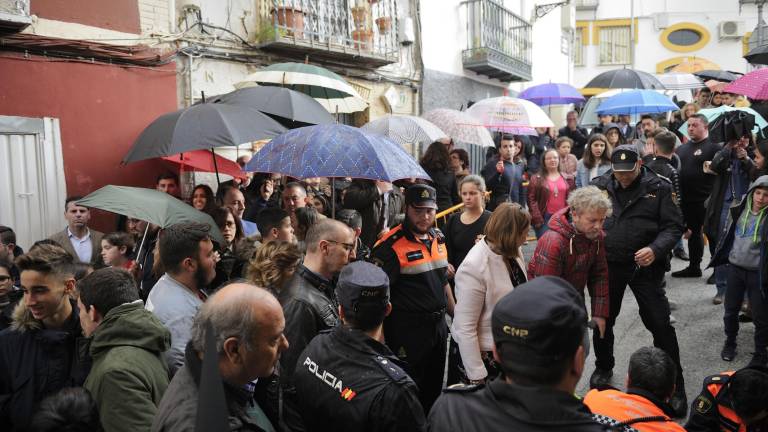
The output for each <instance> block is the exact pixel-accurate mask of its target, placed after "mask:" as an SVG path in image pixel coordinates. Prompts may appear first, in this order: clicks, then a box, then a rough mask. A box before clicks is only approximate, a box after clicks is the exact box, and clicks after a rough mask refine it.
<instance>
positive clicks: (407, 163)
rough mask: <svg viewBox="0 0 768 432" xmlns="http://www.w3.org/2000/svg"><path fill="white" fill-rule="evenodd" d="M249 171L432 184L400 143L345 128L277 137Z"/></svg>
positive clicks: (308, 130)
mask: <svg viewBox="0 0 768 432" xmlns="http://www.w3.org/2000/svg"><path fill="white" fill-rule="evenodd" d="M245 170H246V171H255V172H263V173H277V174H283V175H287V176H291V177H296V178H299V179H305V178H311V177H332V178H337V177H351V178H360V179H370V180H383V181H387V182H393V181H395V180H401V179H406V178H412V177H415V178H421V179H426V180H431V179H430V178H429V176H428V175H427V173H426V172H424V170H423V169H422V168H421V167H420V166H419V164H417V163H416V161H415V160H414V159H413V158H412V157H411V156H410V155H409V154H408V153H406V152H405V150H404V149H403V148H402V147H400V145H399V144H397V143H396V142H394V141H392V140H390V139H389V138H387V137H384V136H381V135H376V134H372V133H368V132H366V131H364V130H362V129H359V128H355V127H351V126H346V125H341V124H332V125H317V126H307V127H303V128H298V129H293V130H290V131H288V132H286V133H284V134H282V135H280V136H277V137H275V138H274V139H273V140H272V141H270V142H269V143H268V144H267V145H265V146H264V147H262V149H261V150H259V151H258V152H256V154H255V155H253V157H252V158H251V160H250V162H248V164H247V165H246V166H245Z"/></svg>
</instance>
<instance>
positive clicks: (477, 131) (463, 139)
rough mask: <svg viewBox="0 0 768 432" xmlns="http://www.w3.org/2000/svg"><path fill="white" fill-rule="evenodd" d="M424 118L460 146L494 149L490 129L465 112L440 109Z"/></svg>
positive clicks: (425, 114) (425, 115)
mask: <svg viewBox="0 0 768 432" xmlns="http://www.w3.org/2000/svg"><path fill="white" fill-rule="evenodd" d="M422 117H423V118H425V119H427V120H429V121H430V122H432V123H433V124H434V125H435V126H437V127H439V128H440V129H441V130H443V131H444V132H445V133H446V134H447V135H448V136H449V137H451V138H453V140H454V141H456V142H457V143H458V144H462V143H463V144H474V145H478V146H480V147H494V143H493V137H492V136H491V133H490V132H488V129H486V128H485V127H483V126H482V125H480V124H478V121H477V120H476V119H475V118H474V117H472V116H470V115H469V114H467V113H465V112H461V111H456V110H452V109H447V108H438V109H434V110H432V111H429V112H426V113H424V114H422Z"/></svg>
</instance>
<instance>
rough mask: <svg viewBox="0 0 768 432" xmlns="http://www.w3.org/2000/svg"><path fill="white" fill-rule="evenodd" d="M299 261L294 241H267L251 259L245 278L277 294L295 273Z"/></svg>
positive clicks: (299, 254)
mask: <svg viewBox="0 0 768 432" xmlns="http://www.w3.org/2000/svg"><path fill="white" fill-rule="evenodd" d="M300 263H301V253H300V252H299V248H298V246H296V244H295V243H291V242H284V241H277V240H273V241H268V242H266V243H264V244H263V245H262V246H261V247H260V248H259V250H258V252H256V255H254V257H253V259H251V262H250V264H249V265H248V270H247V272H246V278H247V279H248V280H250V281H251V282H253V283H254V284H255V285H257V286H260V287H263V288H266V289H267V290H269V291H271V292H272V293H273V294H275V295H278V294H279V293H280V291H281V290H282V289H283V287H284V286H285V284H286V283H287V282H288V281H289V280H290V279H291V277H293V274H294V273H296V269H297V268H298V267H299V264H300Z"/></svg>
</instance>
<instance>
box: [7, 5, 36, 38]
mask: <svg viewBox="0 0 768 432" xmlns="http://www.w3.org/2000/svg"><path fill="white" fill-rule="evenodd" d="M31 23H32V17H31V16H30V14H29V0H24V1H22V0H0V34H4V33H16V32H20V31H22V30H24V28H25V27H27V26H28V25H30V24H31Z"/></svg>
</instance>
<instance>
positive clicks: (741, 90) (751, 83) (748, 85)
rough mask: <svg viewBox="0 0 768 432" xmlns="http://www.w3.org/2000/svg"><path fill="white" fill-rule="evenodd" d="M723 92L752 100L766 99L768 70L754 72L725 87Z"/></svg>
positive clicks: (767, 95)
mask: <svg viewBox="0 0 768 432" xmlns="http://www.w3.org/2000/svg"><path fill="white" fill-rule="evenodd" d="M725 91H727V92H729V93H736V94H741V95H745V96H747V97H750V98H752V99H754V100H766V99H768V69H757V70H754V71H752V72H750V73H748V74H746V75H744V76H743V77H741V78H738V79H737V80H735V81H733V82H732V83H730V84H728V86H726V87H725Z"/></svg>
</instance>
